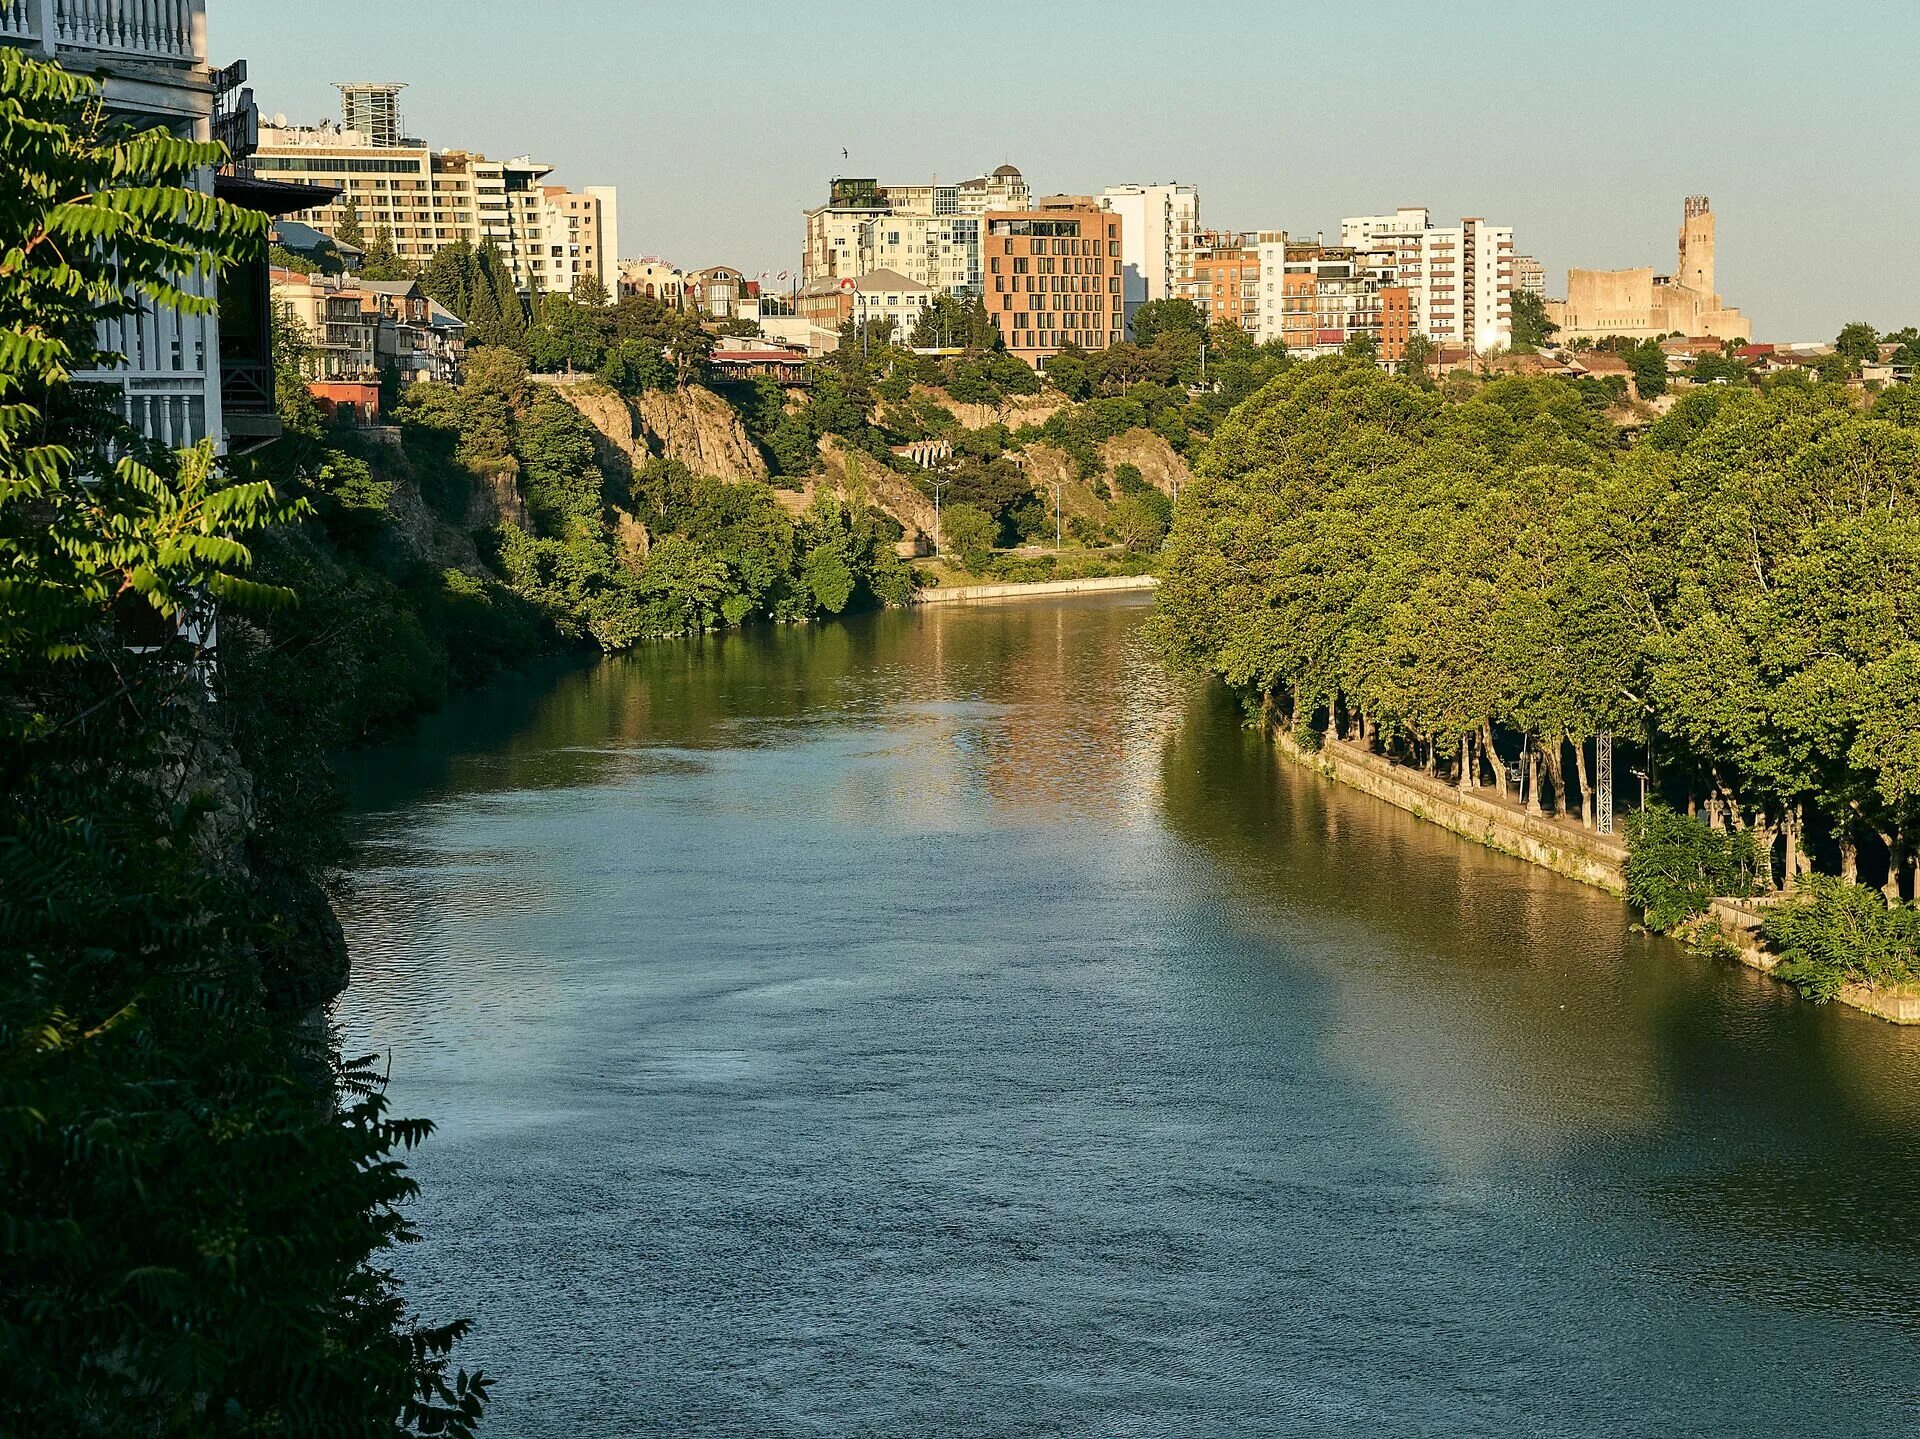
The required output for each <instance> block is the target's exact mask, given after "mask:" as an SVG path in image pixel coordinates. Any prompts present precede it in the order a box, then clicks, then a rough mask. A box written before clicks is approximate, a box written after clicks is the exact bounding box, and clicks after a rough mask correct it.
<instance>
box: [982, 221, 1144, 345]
mask: <svg viewBox="0 0 1920 1439" xmlns="http://www.w3.org/2000/svg"><path fill="white" fill-rule="evenodd" d="M985 220H986V236H985V240H984V244H985V248H986V286H987V288H986V296H985V298H986V305H987V313H988V314H989V315H991V316H992V317H993V322H994V324H995V325H996V326H997V327H998V328H999V331H1000V338H1001V339H1002V340H1003V341H1004V342H1005V344H1006V347H1007V349H1008V350H1009V351H1010V352H1011V353H1012V354H1014V355H1017V356H1019V358H1021V359H1023V360H1025V361H1026V362H1027V363H1028V364H1030V365H1032V366H1034V367H1035V368H1036V369H1039V368H1042V367H1044V366H1045V364H1046V361H1047V359H1048V358H1049V357H1051V356H1052V355H1054V354H1056V353H1057V352H1059V351H1060V350H1062V349H1065V348H1066V347H1067V346H1069V345H1077V346H1079V347H1080V348H1081V349H1083V350H1104V349H1106V348H1107V347H1108V346H1109V345H1117V344H1119V343H1120V341H1121V339H1122V338H1123V337H1124V336H1125V334H1126V297H1125V293H1124V290H1123V287H1122V273H1123V271H1124V268H1125V264H1126V262H1125V260H1124V258H1123V257H1122V254H1121V243H1122V239H1121V232H1122V221H1121V219H1120V217H1119V216H1118V215H1116V214H1114V213H1113V212H1112V211H1111V210H1104V209H1102V208H1101V207H1100V204H1099V202H1098V201H1097V200H1095V199H1094V198H1093V197H1092V196H1090V195H1050V196H1047V197H1045V198H1043V199H1041V200H1038V201H1036V202H1035V203H1034V205H1033V206H1032V208H1031V209H1026V210H1007V211H995V212H990V213H988V214H987V215H986V216H985Z"/></svg>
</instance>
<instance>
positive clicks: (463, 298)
mask: <svg viewBox="0 0 1920 1439" xmlns="http://www.w3.org/2000/svg"><path fill="white" fill-rule="evenodd" d="M420 288H421V289H422V290H424V291H426V293H427V294H428V295H429V296H430V297H431V298H433V299H435V300H437V301H439V302H440V303H441V304H442V305H445V306H446V307H447V309H449V310H451V311H452V312H453V313H454V314H455V315H457V316H459V317H460V318H461V319H463V320H464V319H466V318H467V312H468V311H469V310H470V309H472V308H473V246H471V245H469V244H468V243H467V242H466V240H464V239H460V240H455V241H454V242H453V243H452V244H451V245H442V246H441V247H440V248H439V249H438V250H435V251H434V252H433V258H432V259H430V260H428V261H427V266H426V269H424V270H422V271H421V273H420Z"/></svg>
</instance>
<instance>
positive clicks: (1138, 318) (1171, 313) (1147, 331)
mask: <svg viewBox="0 0 1920 1439" xmlns="http://www.w3.org/2000/svg"><path fill="white" fill-rule="evenodd" d="M1206 333H1207V317H1206V316H1205V315H1204V314H1202V313H1201V310H1200V307H1199V306H1198V305H1196V304H1194V303H1193V301H1191V300H1148V301H1147V302H1146V303H1145V304H1143V305H1141V306H1140V307H1139V308H1138V309H1136V310H1135V311H1134V312H1133V325H1132V339H1133V343H1134V344H1136V345H1138V346H1141V347H1142V348H1146V347H1149V346H1151V345H1152V344H1153V343H1154V341H1155V340H1157V339H1159V338H1160V336H1161V335H1163V334H1168V335H1191V336H1194V337H1195V338H1203V337H1204V336H1205V335H1206Z"/></svg>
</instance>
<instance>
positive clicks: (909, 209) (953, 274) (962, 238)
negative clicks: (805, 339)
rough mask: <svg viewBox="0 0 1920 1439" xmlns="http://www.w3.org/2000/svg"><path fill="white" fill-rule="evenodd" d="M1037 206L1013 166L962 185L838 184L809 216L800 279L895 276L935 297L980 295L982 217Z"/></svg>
mask: <svg viewBox="0 0 1920 1439" xmlns="http://www.w3.org/2000/svg"><path fill="white" fill-rule="evenodd" d="M1030 200H1031V193H1030V191H1029V190H1028V188H1027V182H1026V180H1025V179H1023V178H1022V177H1021V174H1020V172H1019V170H1017V169H1016V168H1014V167H1013V166H1012V165H1002V166H1000V168H999V169H997V170H995V171H994V172H993V173H992V174H990V175H980V176H976V177H975V178H974V179H971V180H963V181H961V182H960V183H959V184H957V185H941V184H930V185H881V184H880V182H879V181H877V180H873V179H864V178H862V179H845V178H843V179H837V180H835V181H834V182H833V183H832V185H831V186H829V188H828V191H827V201H826V203H825V204H823V205H816V206H815V207H814V208H813V209H811V210H808V211H807V212H806V219H807V243H806V250H805V252H804V253H803V255H802V257H801V262H800V278H801V280H802V282H803V283H808V282H812V281H817V280H837V279H848V278H854V277H858V276H860V275H864V274H866V273H868V272H869V271H872V270H891V271H894V272H896V273H897V274H900V275H902V276H905V277H906V278H907V279H909V280H911V281H913V282H914V283H915V284H919V285H925V286H926V287H927V288H928V289H930V290H936V291H944V292H945V293H948V294H953V295H978V294H979V293H981V285H982V281H983V273H982V268H981V263H980V262H981V255H982V251H981V229H980V223H981V219H982V217H984V216H985V215H986V214H987V213H988V212H989V211H1008V210H1024V209H1026V208H1027V205H1028V204H1029V203H1030Z"/></svg>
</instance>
